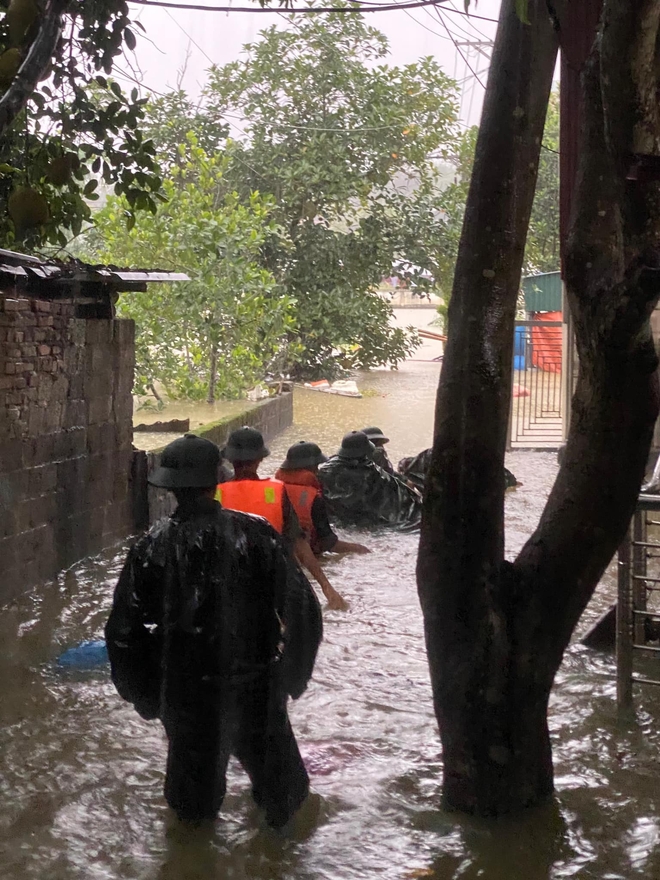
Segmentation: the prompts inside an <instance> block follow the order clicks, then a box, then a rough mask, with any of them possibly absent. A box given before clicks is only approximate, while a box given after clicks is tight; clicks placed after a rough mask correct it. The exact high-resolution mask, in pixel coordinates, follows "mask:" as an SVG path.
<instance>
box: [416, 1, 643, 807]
mask: <svg viewBox="0 0 660 880" xmlns="http://www.w3.org/2000/svg"><path fill="white" fill-rule="evenodd" d="M513 6H514V3H513V2H512V0H511V2H508V0H505V2H504V3H503V5H502V13H501V18H500V26H499V29H498V35H497V38H496V45H495V52H494V56H493V63H492V66H491V75H490V78H489V84H488V90H487V94H486V102H485V105H484V114H483V119H482V125H481V131H480V138H479V142H478V145H477V157H476V161H475V168H474V172H473V182H472V186H471V190H470V194H469V197H468V208H467V212H466V222H465V226H464V229H463V235H462V241H461V248H460V250H459V260H458V265H457V271H456V281H455V285H454V291H453V295H452V302H451V305H450V316H449V342H448V345H447V350H446V354H445V360H444V365H443V370H442V376H441V381H440V386H439V390H438V399H437V409H436V434H435V438H434V453H433V464H432V469H431V478H430V480H429V481H428V483H427V493H426V497H425V508H424V519H423V523H422V536H421V543H420V555H419V561H418V584H419V592H420V599H421V602H422V608H423V611H424V618H425V632H426V640H427V647H428V653H429V665H430V669H431V680H432V685H433V696H434V704H435V710H436V715H437V718H438V723H439V728H440V735H441V739H442V744H443V755H444V767H445V778H444V799H445V805H446V806H447V807H449V808H454V809H459V810H464V811H467V812H473V813H479V814H483V815H489V814H490V815H497V814H502V813H506V812H510V811H514V810H518V809H521V808H524V807H526V806H531V805H533V804H535V803H537V802H539V801H541V800H543V799H544V798H545V797H546V796H548V795H549V794H550V792H551V791H552V787H553V778H552V759H551V749H550V742H549V736H548V728H547V703H548V697H549V693H550V689H551V687H552V682H553V680H554V676H555V674H556V671H557V668H558V666H559V663H560V662H561V658H562V655H563V652H564V650H565V648H566V646H567V645H568V643H569V640H570V637H571V634H572V632H573V629H574V627H575V625H576V623H577V621H578V620H579V617H580V614H581V613H582V611H583V609H584V607H585V605H586V603H587V602H588V600H589V598H590V597H591V595H592V593H593V590H594V589H595V587H596V585H597V583H598V580H599V578H600V577H601V575H602V573H603V571H604V569H605V567H606V565H607V563H608V562H609V560H610V559H611V557H612V555H613V553H614V552H615V550H616V547H617V545H618V543H619V541H620V540H621V538H622V536H623V534H624V532H625V529H626V526H627V524H628V522H629V520H630V516H631V514H632V511H633V509H634V506H635V501H636V498H637V493H638V490H639V487H640V484H641V480H642V478H643V473H644V468H645V465H646V458H647V455H648V450H649V446H650V441H651V436H652V431H653V425H654V422H655V418H656V415H657V410H658V395H657V386H656V376H655V370H656V365H657V364H656V357H655V352H654V349H653V344H652V340H651V335H650V329H649V322H648V318H649V315H650V311H651V309H652V308H653V306H654V304H655V303H656V302H657V299H658V296H659V294H660V272H659V271H658V270H659V269H660V253H659V250H658V243H659V242H660V234H659V233H660V190H659V185H658V183H657V182H651V183H650V184H649V183H646V184H644V185H642V184H640V183H639V182H636V181H631V180H626V175H627V172H628V169H629V168H630V166H631V161H632V157H633V156H634V154H640V153H643V154H645V155H652V156H658V155H660V126H659V125H658V119H657V116H658V110H657V92H656V89H657V81H656V75H655V64H654V60H655V58H656V48H657V38H658V22H659V20H660V0H643V2H640V3H635V4H630V3H629V2H628V0H605V5H604V11H603V22H602V23H603V30H602V36H601V37H600V38H599V40H598V42H597V45H596V47H595V49H594V52H593V53H592V58H591V59H590V62H589V64H588V69H587V72H586V75H585V78H584V89H585V95H584V99H585V100H584V106H585V108H586V113H585V125H584V130H583V134H582V147H581V161H580V165H579V169H578V181H577V191H576V194H575V202H574V205H575V209H574V216H573V222H572V227H571V229H572V231H571V234H570V240H569V247H568V251H567V254H566V262H565V266H566V282H567V289H568V296H569V300H570V306H571V311H572V313H573V316H574V319H575V327H576V337H577V346H578V352H579V355H580V372H579V377H578V384H577V390H576V394H575V397H574V400H573V407H572V423H571V431H570V436H569V439H568V445H567V448H566V454H565V457H564V459H563V464H562V467H561V469H560V472H559V475H558V477H557V481H556V483H555V486H554V488H553V491H552V493H551V496H550V498H549V500H548V503H547V506H546V508H545V511H544V513H543V515H542V518H541V520H540V523H539V525H538V528H537V530H536V531H535V533H534V535H533V536H532V538H531V539H530V540H529V541H528V543H527V544H526V545H525V547H524V548H523V550H522V551H521V554H520V556H519V557H518V559H517V560H516V561H515V562H514V563H513V564H511V563H507V562H505V561H504V546H503V545H504V521H503V520H504V518H503V495H504V486H503V477H502V468H503V460H504V451H505V444H506V432H507V421H508V412H509V405H510V390H511V368H512V341H513V324H514V317H515V304H516V296H517V291H518V284H519V277H520V269H521V265H522V250H523V247H524V241H525V234H526V229H527V222H528V218H529V210H530V209H531V202H532V197H533V188H534V178H535V170H536V163H537V161H538V146H539V141H540V136H541V133H542V129H543V117H544V114H545V107H546V104H547V98H548V92H549V88H550V81H551V77H552V69H553V66H554V58H555V51H556V39H557V38H556V33H555V31H554V30H553V26H552V25H551V24H550V23H549V20H548V16H547V8H544V5H543V4H542V3H531V2H530V21H531V25H530V26H529V27H525V26H523V25H521V24H520V23H518V22H517V21H516V20H515V14H514V12H513ZM551 11H553V12H554V11H555V10H551ZM558 20H559V23H560V21H561V15H559V16H557V15H554V16H553V22H554V24H555V26H556V25H557V22H558ZM518 107H519V108H520V110H521V111H523V112H522V114H520V111H518V114H520V115H518V114H517V113H516V112H514V111H516V110H517V108H518ZM523 117H524V118H523ZM492 272H494V274H491V273H492Z"/></svg>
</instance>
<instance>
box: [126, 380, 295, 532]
mask: <svg viewBox="0 0 660 880" xmlns="http://www.w3.org/2000/svg"><path fill="white" fill-rule="evenodd" d="M292 424H293V392H292V391H285V392H284V393H283V394H280V395H278V396H277V397H273V398H271V399H270V400H264V401H262V402H261V403H259V404H257V405H256V406H253V407H251V408H250V409H248V410H246V411H245V412H243V413H239V414H238V415H236V416H228V417H227V418H225V419H220V420H219V421H217V422H211V423H209V424H208V425H204V426H203V427H202V428H197V429H196V430H195V433H196V434H199V436H200V437H206V438H207V439H208V440H212V441H213V442H214V443H216V444H217V445H218V446H220V447H221V448H222V447H223V446H224V445H225V444H226V442H227V438H228V437H229V435H230V434H231V432H232V431H235V430H236V428H240V427H242V426H243V425H249V426H250V427H252V428H257V429H258V430H259V431H261V433H262V434H263V435H264V438H265V439H266V442H269V441H270V440H272V439H273V437H276V436H277V434H279V433H280V432H281V431H284V430H285V429H286V428H288V427H289V426H290V425H292ZM159 461H160V451H159V450H154V451H153V452H140V453H136V474H139V478H137V479H136V487H139V486H143V490H142V494H141V497H140V498H139V499H137V500H136V509H137V510H139V511H140V513H139V515H138V518H139V525H140V526H141V527H146V526H147V525H150V524H151V523H154V522H156V520H158V519H160V518H161V517H162V516H167V515H168V514H169V513H171V512H172V510H173V509H174V503H173V496H172V494H171V493H170V492H166V491H164V490H162V489H156V488H155V487H153V486H148V485H147V482H146V480H147V475H148V474H149V473H151V471H152V470H153V469H154V468H156V467H158V464H159ZM138 491H140V490H139V489H138Z"/></svg>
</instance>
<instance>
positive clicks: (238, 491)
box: [215, 479, 284, 535]
mask: <svg viewBox="0 0 660 880" xmlns="http://www.w3.org/2000/svg"><path fill="white" fill-rule="evenodd" d="M215 498H216V501H219V502H220V504H222V506H223V507H226V508H227V509H228V510H240V511H242V512H243V513H256V514H257V515H258V516H263V517H264V519H267V520H268V522H269V523H270V524H271V526H272V527H273V528H274V529H275V531H276V532H279V533H280V535H281V534H282V530H283V529H284V516H283V513H282V502H283V499H284V484H283V483H282V482H280V480H271V479H265V480H230V481H229V482H228V483H220V484H219V485H218V488H217V489H216V492H215Z"/></svg>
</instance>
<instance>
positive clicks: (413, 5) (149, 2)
mask: <svg viewBox="0 0 660 880" xmlns="http://www.w3.org/2000/svg"><path fill="white" fill-rule="evenodd" d="M129 2H130V3H133V4H137V5H138V6H146V7H150V6H151V7H154V8H156V7H162V8H164V9H184V10H194V11H197V12H248V13H271V14H278V13H282V12H285V13H287V14H291V13H302V14H306V15H311V14H315V13H321V12H347V13H348V12H392V11H393V10H396V9H419V8H421V7H423V6H436V5H437V4H438V3H444V2H446V0H413V2H404V3H387V4H381V5H378V6H376V5H373V6H371V5H369V3H366V2H364V0H351V5H350V6H302V7H301V6H297V7H292V8H289V9H284V10H282V9H281V8H274V7H270V6H206V5H202V4H197V3H171V2H169V0H129Z"/></svg>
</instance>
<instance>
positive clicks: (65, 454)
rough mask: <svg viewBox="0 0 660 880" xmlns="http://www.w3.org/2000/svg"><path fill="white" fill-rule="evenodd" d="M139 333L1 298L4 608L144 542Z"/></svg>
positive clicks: (42, 304) (65, 307)
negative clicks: (136, 446)
mask: <svg viewBox="0 0 660 880" xmlns="http://www.w3.org/2000/svg"><path fill="white" fill-rule="evenodd" d="M133 352H134V326H133V323H132V321H125V320H110V319H91V318H90V319H83V318H78V317H75V307H74V305H73V304H72V303H66V302H51V301H46V300H38V299H21V298H16V297H15V296H10V295H7V294H3V293H0V560H1V568H0V572H1V573H0V603H3V602H5V601H7V600H8V599H10V598H11V597H12V595H15V594H16V593H18V592H19V591H21V590H23V589H25V588H27V587H30V586H33V585H35V584H38V583H42V582H43V581H44V580H45V579H48V578H51V577H52V576H53V575H54V574H55V573H56V572H57V571H60V570H62V569H63V568H67V567H68V566H70V565H72V564H73V563H74V562H76V561H77V560H79V559H81V558H82V557H84V556H86V555H89V554H93V553H97V552H98V551H100V550H101V549H102V548H103V547H106V546H108V544H110V543H112V541H114V540H116V539H118V538H121V537H123V536H125V535H127V534H129V533H130V532H131V531H132V530H133V504H132V492H133V487H132V483H131V469H132V457H133V450H132V430H133V429H132V410H133V406H132V386H133V366H134V354H133Z"/></svg>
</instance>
